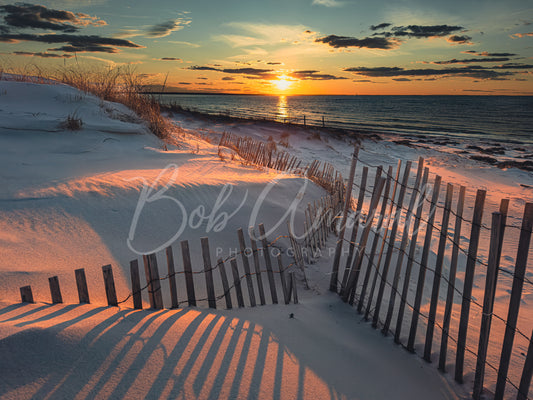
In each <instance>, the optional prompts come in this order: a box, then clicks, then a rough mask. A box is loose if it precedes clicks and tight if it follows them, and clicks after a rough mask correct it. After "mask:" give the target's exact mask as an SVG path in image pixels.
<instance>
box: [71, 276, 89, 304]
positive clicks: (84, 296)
mask: <svg viewBox="0 0 533 400" xmlns="http://www.w3.org/2000/svg"><path fill="white" fill-rule="evenodd" d="M74 274H75V276H76V287H77V288H78V299H79V300H80V304H83V303H87V304H89V303H90V301H89V290H88V289H87V278H86V277H85V269H83V268H79V269H77V270H75V271H74Z"/></svg>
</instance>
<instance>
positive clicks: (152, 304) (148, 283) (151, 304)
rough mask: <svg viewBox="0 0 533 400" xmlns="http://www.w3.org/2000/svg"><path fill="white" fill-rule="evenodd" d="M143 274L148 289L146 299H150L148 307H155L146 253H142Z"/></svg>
mask: <svg viewBox="0 0 533 400" xmlns="http://www.w3.org/2000/svg"><path fill="white" fill-rule="evenodd" d="M143 265H144V275H145V277H146V286H147V289H148V300H149V301H150V308H155V300H154V299H155V297H154V289H153V283H152V280H153V279H152V275H151V273H152V272H151V271H150V260H149V255H148V254H143Z"/></svg>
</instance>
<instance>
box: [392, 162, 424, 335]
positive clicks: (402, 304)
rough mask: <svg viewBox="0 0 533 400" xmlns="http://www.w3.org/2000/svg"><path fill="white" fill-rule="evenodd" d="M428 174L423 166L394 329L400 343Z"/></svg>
mask: <svg viewBox="0 0 533 400" xmlns="http://www.w3.org/2000/svg"><path fill="white" fill-rule="evenodd" d="M428 176H429V168H424V175H423V176H422V183H421V185H420V189H419V195H418V198H417V208H416V213H415V222H414V224H413V233H412V234H411V240H410V243H411V244H410V245H409V254H408V255H407V265H406V266H405V276H404V281H403V288H402V295H401V296H400V305H399V307H398V317H397V318H396V329H395V331H394V342H395V343H397V344H400V343H401V334H402V325H403V316H404V313H405V306H406V305H407V295H408V293H409V285H410V283H411V272H412V269H413V262H414V260H415V251H416V248H417V240H418V230H419V228H420V219H421V217H422V210H423V208H424V199H425V198H426V194H427V183H428Z"/></svg>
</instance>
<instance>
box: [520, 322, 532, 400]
mask: <svg viewBox="0 0 533 400" xmlns="http://www.w3.org/2000/svg"><path fill="white" fill-rule="evenodd" d="M532 375H533V332H532V333H531V339H530V340H529V347H528V349H527V356H526V361H525V362H524V369H523V370H522V378H520V386H519V387H518V396H517V400H527V399H528V393H529V386H531V376H532Z"/></svg>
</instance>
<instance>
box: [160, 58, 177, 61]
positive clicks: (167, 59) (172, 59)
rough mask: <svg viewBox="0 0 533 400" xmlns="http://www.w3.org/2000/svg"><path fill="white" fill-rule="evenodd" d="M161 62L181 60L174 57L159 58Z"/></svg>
mask: <svg viewBox="0 0 533 400" xmlns="http://www.w3.org/2000/svg"><path fill="white" fill-rule="evenodd" d="M160 60H161V61H182V60H181V58H176V57H162V58H160Z"/></svg>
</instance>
